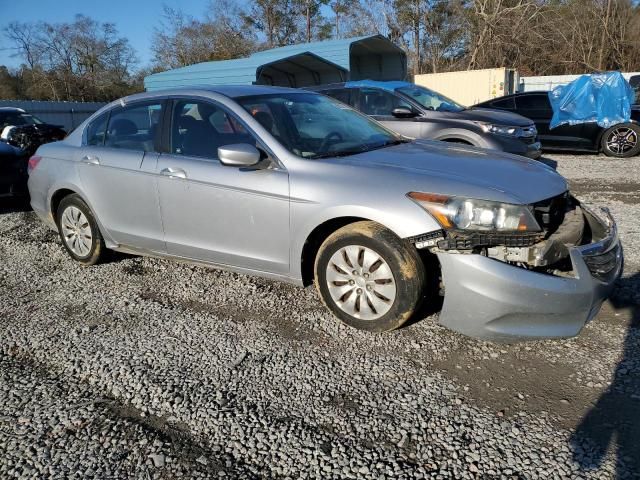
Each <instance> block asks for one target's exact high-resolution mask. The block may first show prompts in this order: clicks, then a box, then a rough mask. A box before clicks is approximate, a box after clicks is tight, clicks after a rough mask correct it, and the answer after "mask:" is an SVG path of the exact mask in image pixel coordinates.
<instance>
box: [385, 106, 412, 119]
mask: <svg viewBox="0 0 640 480" xmlns="http://www.w3.org/2000/svg"><path fill="white" fill-rule="evenodd" d="M391 114H392V115H393V116H394V117H396V118H415V117H417V116H418V112H416V111H414V110H412V109H410V108H407V107H397V108H394V109H393V111H392V112H391Z"/></svg>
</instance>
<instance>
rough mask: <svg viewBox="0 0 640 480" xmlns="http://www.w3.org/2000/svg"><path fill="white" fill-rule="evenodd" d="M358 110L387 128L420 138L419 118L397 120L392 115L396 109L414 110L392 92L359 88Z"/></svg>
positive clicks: (420, 124) (420, 125)
mask: <svg viewBox="0 0 640 480" xmlns="http://www.w3.org/2000/svg"><path fill="white" fill-rule="evenodd" d="M358 90H359V95H358V98H359V100H358V110H360V111H361V112H362V113H364V114H365V115H369V116H370V117H372V118H374V119H375V120H378V121H379V122H381V123H382V124H383V125H385V126H386V127H387V128H389V129H391V130H393V131H394V132H397V133H399V134H400V135H405V136H407V137H411V138H420V137H421V133H422V127H423V125H422V123H421V122H420V120H419V117H414V118H397V117H395V116H394V115H393V110H394V109H396V108H400V107H403V108H408V109H410V110H415V108H414V107H413V106H412V105H411V104H410V103H409V102H407V101H406V100H404V99H403V98H401V97H400V96H399V95H396V94H395V93H393V92H389V91H386V90H382V89H379V88H367V87H363V88H359V89H358Z"/></svg>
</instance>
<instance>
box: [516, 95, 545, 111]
mask: <svg viewBox="0 0 640 480" xmlns="http://www.w3.org/2000/svg"><path fill="white" fill-rule="evenodd" d="M516 103H517V105H518V110H549V111H551V104H550V103H549V97H547V95H546V94H544V95H523V96H521V97H518V98H517V100H516Z"/></svg>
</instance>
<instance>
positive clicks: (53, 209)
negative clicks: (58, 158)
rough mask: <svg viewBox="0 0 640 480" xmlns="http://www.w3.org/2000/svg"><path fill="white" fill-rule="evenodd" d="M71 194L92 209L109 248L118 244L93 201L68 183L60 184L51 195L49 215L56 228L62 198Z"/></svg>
mask: <svg viewBox="0 0 640 480" xmlns="http://www.w3.org/2000/svg"><path fill="white" fill-rule="evenodd" d="M69 195H78V196H79V197H80V198H81V199H82V201H83V202H84V203H86V204H87V206H88V207H89V210H91V213H92V214H93V216H94V218H95V221H96V223H97V224H98V229H99V230H100V234H101V235H102V237H103V239H104V240H105V243H106V245H107V248H112V247H114V246H116V245H117V243H116V242H115V241H114V240H113V239H112V238H111V235H109V231H108V230H107V229H105V227H104V225H103V224H102V222H101V221H100V218H99V216H98V215H97V213H96V211H95V209H94V208H93V205H91V202H89V201H88V200H87V197H86V196H85V195H83V193H82V192H81V191H80V189H79V188H77V187H75V186H73V185H66V184H65V185H60V186H58V187H56V188H54V189H53V192H52V193H51V195H50V197H49V203H48V209H49V215H50V216H51V218H52V219H53V223H54V224H55V226H56V229H57V227H58V219H57V211H58V208H59V206H60V202H62V200H63V199H64V198H66V197H68V196H69Z"/></svg>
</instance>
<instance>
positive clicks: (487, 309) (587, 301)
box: [438, 210, 623, 341]
mask: <svg viewBox="0 0 640 480" xmlns="http://www.w3.org/2000/svg"><path fill="white" fill-rule="evenodd" d="M585 217H586V220H587V221H588V223H589V224H590V225H591V230H592V232H593V236H594V237H595V239H596V240H595V241H594V242H593V243H590V244H588V245H582V246H576V247H571V248H570V249H569V255H570V259H571V262H572V264H573V272H574V276H572V277H561V276H555V275H550V274H545V273H539V272H535V271H531V270H526V269H523V268H519V267H516V266H513V265H510V264H508V263H504V262H501V261H498V260H494V259H491V258H488V257H485V256H482V255H476V254H466V255H465V254H452V253H439V254H438V258H439V260H440V264H441V267H442V276H443V282H444V285H445V289H446V294H445V300H444V305H443V308H442V313H441V314H440V323H442V324H443V325H445V326H447V327H449V328H451V329H453V330H456V331H458V332H460V333H463V334H465V335H469V336H472V337H476V338H482V339H486V340H493V341H517V340H526V339H530V340H534V339H541V338H557V337H573V336H575V335H577V334H578V333H579V332H580V330H581V329H582V327H583V326H584V325H585V323H587V322H588V321H589V320H591V319H592V318H593V317H594V316H595V315H596V314H597V313H598V312H599V310H600V307H601V305H602V302H603V301H604V300H605V299H606V298H607V297H608V296H609V294H610V293H611V291H612V289H613V286H614V283H615V281H616V280H617V279H618V278H619V277H620V275H621V273H622V265H623V253H622V246H621V244H620V241H619V239H618V232H617V228H616V225H615V222H614V220H613V218H612V217H611V215H610V214H609V212H608V211H606V210H603V218H602V219H600V218H599V217H598V216H596V215H594V214H593V213H591V212H589V211H588V210H587V211H585Z"/></svg>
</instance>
